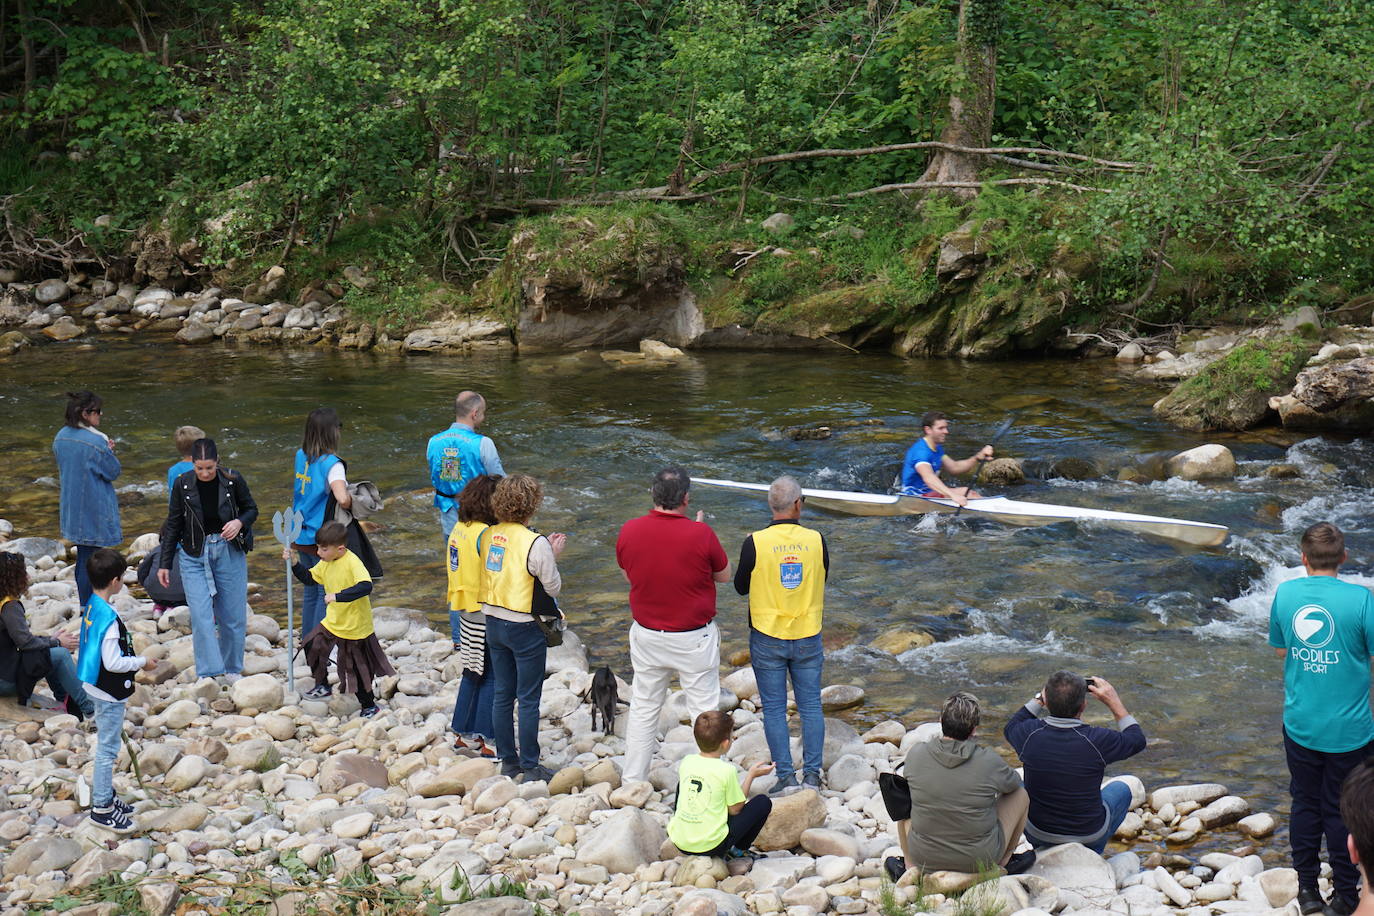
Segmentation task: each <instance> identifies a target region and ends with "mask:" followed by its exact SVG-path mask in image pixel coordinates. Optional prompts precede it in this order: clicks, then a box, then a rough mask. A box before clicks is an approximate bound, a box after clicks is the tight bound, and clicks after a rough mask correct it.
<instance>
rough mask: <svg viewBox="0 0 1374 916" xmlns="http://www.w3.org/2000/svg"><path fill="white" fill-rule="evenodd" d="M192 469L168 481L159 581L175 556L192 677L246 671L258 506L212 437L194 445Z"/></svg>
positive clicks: (166, 581)
mask: <svg viewBox="0 0 1374 916" xmlns="http://www.w3.org/2000/svg"><path fill="white" fill-rule="evenodd" d="M190 459H191V470H189V471H185V472H183V473H182V474H180V475H179V476H178V477H177V478H176V480H175V481H174V482H173V483H172V493H171V497H170V499H169V500H168V504H167V521H166V523H164V524H163V526H162V554H161V557H160V558H159V561H158V571H157V580H158V583H159V584H161V585H162V587H163V588H168V587H169V586H170V585H171V572H172V559H173V555H175V556H176V561H177V563H178V566H179V568H180V570H181V585H182V588H184V589H185V590H186V603H187V604H188V605H189V606H190V608H191V645H192V647H193V648H194V649H195V654H196V676H197V677H219V676H221V675H224V677H225V680H227V681H229V682H230V683H233V682H234V681H237V680H238V679H239V678H240V677H242V676H243V639H244V636H245V635H246V633H247V631H248V551H250V550H252V549H253V522H255V521H257V518H258V506H257V504H256V503H255V502H253V494H252V493H250V492H248V482H247V481H246V480H244V479H243V475H242V474H240V473H238V472H237V471H231V470H229V469H228V468H222V467H220V466H219V451H218V449H216V448H215V440H214V439H197V440H196V441H195V442H193V443H192V444H191V455H190Z"/></svg>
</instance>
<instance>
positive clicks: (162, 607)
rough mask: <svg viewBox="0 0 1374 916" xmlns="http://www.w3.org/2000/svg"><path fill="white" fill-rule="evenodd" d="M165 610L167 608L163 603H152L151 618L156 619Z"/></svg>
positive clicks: (165, 611)
mask: <svg viewBox="0 0 1374 916" xmlns="http://www.w3.org/2000/svg"><path fill="white" fill-rule="evenodd" d="M167 610H168V608H167V605H165V604H154V605H153V619H154V620H157V619H158V618H159V617H161V616H162V615H163V614H165V613H167Z"/></svg>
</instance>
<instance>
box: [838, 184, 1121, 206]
mask: <svg viewBox="0 0 1374 916" xmlns="http://www.w3.org/2000/svg"><path fill="white" fill-rule="evenodd" d="M989 185H997V186H1005V185H1044V186H1047V187H1052V188H1067V189H1068V190H1070V191H1081V192H1094V191H1095V192H1099V193H1102V194H1110V193H1112V189H1111V188H1093V187H1089V186H1087V185H1081V184H1072V183H1070V182H1067V181H1058V180H1057V179H1054V178H997V179H993V180H992V181H903V182H898V183H896V184H883V185H878V187H876V188H865V189H864V190H862V191H849V192H847V193H845V194H831V195H828V196H826V197H813V198H811V200H812V201H813V202H816V203H820V202H824V201H828V200H852V199H853V198H856V197H868V196H870V195H873V194H888V193H891V192H893V191H925V190H929V189H931V188H975V189H976V188H983V187H987V186H989Z"/></svg>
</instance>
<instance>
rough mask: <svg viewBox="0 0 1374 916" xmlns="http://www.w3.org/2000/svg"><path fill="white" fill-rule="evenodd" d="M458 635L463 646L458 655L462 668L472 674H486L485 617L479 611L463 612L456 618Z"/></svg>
mask: <svg viewBox="0 0 1374 916" xmlns="http://www.w3.org/2000/svg"><path fill="white" fill-rule="evenodd" d="M458 637H459V639H461V640H462V643H463V648H462V649H461V650H460V651H459V657H460V658H461V659H462V660H463V670H464V671H471V672H472V673H473V674H486V648H487V618H486V615H485V614H483V613H482V612H481V611H474V612H472V613H466V612H465V613H464V614H463V616H461V617H459V618H458Z"/></svg>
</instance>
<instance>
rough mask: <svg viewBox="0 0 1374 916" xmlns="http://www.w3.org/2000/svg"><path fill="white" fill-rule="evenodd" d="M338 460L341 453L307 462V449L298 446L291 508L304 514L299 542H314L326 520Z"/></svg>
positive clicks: (297, 539)
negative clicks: (334, 469) (331, 485)
mask: <svg viewBox="0 0 1374 916" xmlns="http://www.w3.org/2000/svg"><path fill="white" fill-rule="evenodd" d="M338 463H339V456H338V455H321V456H320V457H318V458H316V459H315V460H314V461H310V462H307V461H306V460H305V452H304V451H302V450H301V449H296V476H295V478H294V481H293V485H292V487H291V511H293V512H295V511H299V512H300V513H301V536H300V537H298V538H296V543H297V544H313V543H315V532H316V531H319V530H320V526H321V525H323V524H324V523H325V521H326V519H325V517H324V506H325V503H327V502H328V501H329V471H330V469H331V468H333V467H334V465H336V464H338Z"/></svg>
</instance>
